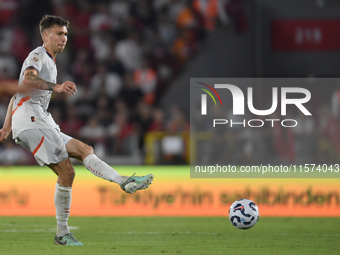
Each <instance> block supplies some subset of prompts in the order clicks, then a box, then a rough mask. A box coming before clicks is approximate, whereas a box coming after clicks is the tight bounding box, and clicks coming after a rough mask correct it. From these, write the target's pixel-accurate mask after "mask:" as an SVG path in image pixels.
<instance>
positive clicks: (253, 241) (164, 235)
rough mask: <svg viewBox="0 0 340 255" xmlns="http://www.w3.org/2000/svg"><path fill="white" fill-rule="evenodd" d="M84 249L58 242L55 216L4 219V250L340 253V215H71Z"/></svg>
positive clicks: (0, 220)
mask: <svg viewBox="0 0 340 255" xmlns="http://www.w3.org/2000/svg"><path fill="white" fill-rule="evenodd" d="M69 225H70V226H71V229H72V230H71V232H73V233H74V235H75V237H76V238H78V240H80V241H81V242H83V243H84V244H85V246H83V247H69V246H57V245H54V244H53V237H54V234H55V218H54V217H0V254H1V255H2V254H4V255H5V254H6V255H7V254H20V255H26V254H34V255H39V254H54V255H59V254H60V255H66V254H82V255H83V254H98V255H101V254H252V255H254V254H261V255H262V254H299V255H301V254H340V242H339V239H340V228H339V225H340V218H265V217H264V218H260V220H259V222H258V223H257V224H256V225H255V226H254V227H253V228H251V229H248V230H239V229H236V228H235V227H233V226H232V225H231V223H230V222H229V219H228V218H224V217H71V218H70V220H69Z"/></svg>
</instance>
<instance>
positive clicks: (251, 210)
mask: <svg viewBox="0 0 340 255" xmlns="http://www.w3.org/2000/svg"><path fill="white" fill-rule="evenodd" d="M259 217H260V212H259V208H257V205H256V204H255V203H254V202H253V201H251V200H249V199H240V200H237V201H235V202H234V203H233V204H232V205H231V206H230V209H229V220H230V222H231V224H233V225H234V226H235V227H237V228H240V229H247V228H251V227H252V226H254V225H255V224H256V222H257V221H258V220H259Z"/></svg>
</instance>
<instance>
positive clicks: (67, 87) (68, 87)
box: [53, 81, 77, 96]
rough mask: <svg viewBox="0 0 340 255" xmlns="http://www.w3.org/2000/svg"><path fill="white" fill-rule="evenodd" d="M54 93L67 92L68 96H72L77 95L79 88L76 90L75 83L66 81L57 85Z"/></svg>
mask: <svg viewBox="0 0 340 255" xmlns="http://www.w3.org/2000/svg"><path fill="white" fill-rule="evenodd" d="M53 91H55V92H58V93H62V92H65V93H66V94H67V95H69V96H72V95H74V94H76V92H77V88H76V84H74V83H73V82H71V81H65V82H64V83H63V84H61V85H59V84H57V85H56V86H55V87H54V89H53Z"/></svg>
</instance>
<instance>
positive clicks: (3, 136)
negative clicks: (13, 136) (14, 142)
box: [0, 128, 9, 143]
mask: <svg viewBox="0 0 340 255" xmlns="http://www.w3.org/2000/svg"><path fill="white" fill-rule="evenodd" d="M8 135H9V132H8V131H6V130H4V129H3V128H2V129H0V143H4V142H5V141H6V140H7V137H8Z"/></svg>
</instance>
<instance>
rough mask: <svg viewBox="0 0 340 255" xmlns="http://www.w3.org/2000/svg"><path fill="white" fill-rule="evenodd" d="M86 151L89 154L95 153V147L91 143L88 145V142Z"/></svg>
mask: <svg viewBox="0 0 340 255" xmlns="http://www.w3.org/2000/svg"><path fill="white" fill-rule="evenodd" d="M86 151H87V153H88V154H93V153H94V149H93V147H92V146H90V145H87V144H86Z"/></svg>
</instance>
